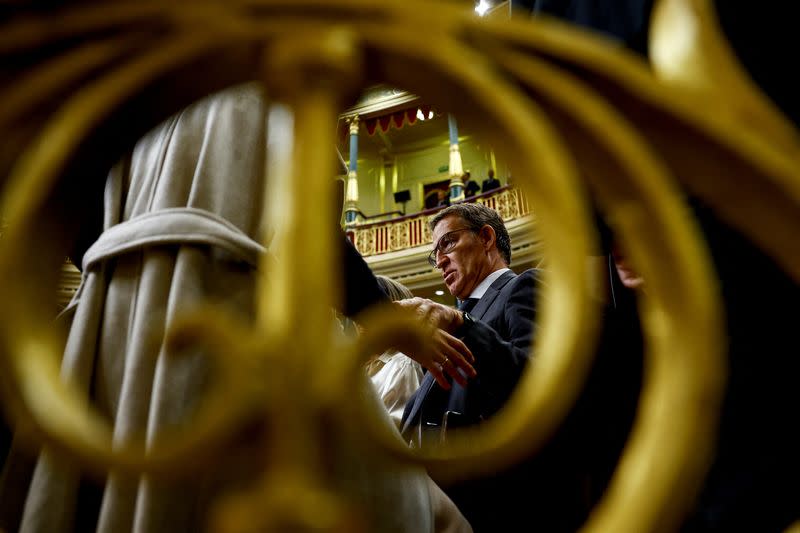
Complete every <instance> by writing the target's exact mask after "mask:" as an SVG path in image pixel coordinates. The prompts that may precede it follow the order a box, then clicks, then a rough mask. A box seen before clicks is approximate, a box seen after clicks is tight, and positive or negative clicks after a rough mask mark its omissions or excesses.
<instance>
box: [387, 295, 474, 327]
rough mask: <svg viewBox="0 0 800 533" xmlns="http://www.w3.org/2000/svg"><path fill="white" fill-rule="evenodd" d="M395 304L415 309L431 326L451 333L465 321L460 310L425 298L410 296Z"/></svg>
mask: <svg viewBox="0 0 800 533" xmlns="http://www.w3.org/2000/svg"><path fill="white" fill-rule="evenodd" d="M393 305H396V306H399V307H402V308H404V309H409V310H411V311H414V312H415V313H416V314H417V315H419V316H420V318H422V319H424V320H425V321H426V322H427V323H428V324H430V325H431V326H433V327H435V328H439V329H442V330H444V331H446V332H448V333H451V334H452V333H454V332H455V331H456V329H458V328H459V326H461V324H463V323H464V319H463V317H462V316H461V313H460V312H459V311H456V310H455V309H453V308H452V307H447V306H446V305H442V304H439V303H436V302H433V301H431V300H427V299H425V298H409V299H407V300H400V301H399V302H394V304H393Z"/></svg>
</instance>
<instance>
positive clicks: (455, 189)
mask: <svg viewBox="0 0 800 533" xmlns="http://www.w3.org/2000/svg"><path fill="white" fill-rule="evenodd" d="M447 125H448V127H449V129H450V201H451V202H454V201H458V200H463V199H464V182H463V181H462V180H461V176H462V175H463V174H464V167H463V166H462V164H461V152H459V150H458V124H456V117H454V116H453V115H451V114H449V113H448V114H447Z"/></svg>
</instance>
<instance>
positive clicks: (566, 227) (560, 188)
mask: <svg viewBox="0 0 800 533" xmlns="http://www.w3.org/2000/svg"><path fill="white" fill-rule="evenodd" d="M405 9H406V11H407V12H408V13H409V16H411V14H413V11H412V10H408V9H407V8H405ZM372 39H373V41H374V42H373V46H375V47H377V48H380V46H379V44H380V43H382V42H383V41H384V36H383V35H379V34H377V33H376V34H375V35H373V37H372ZM403 41H408V39H407V37H406V38H403V39H401V40H400V41H399V42H403ZM405 46H407V47H409V49H410V50H415V52H414V53H413V54H409V53H408V51H406V50H405V49H401V47H399V46H395V49H394V53H400V54H401V56H406V57H408V56H410V57H413V56H414V55H417V56H420V57H424V56H425V55H426V54H427V53H428V51H427V50H426V48H425V47H420V46H419V45H418V44H415V43H408V42H406V44H405V45H404V47H405ZM453 46H454V45H452V44H449V43H447V42H446V41H443V43H442V47H441V48H442V49H443V50H449V51H450V52H453V51H456V52H463V53H462V54H460V55H464V54H467V55H468V54H469V52H468V51H466V50H463V51H459V50H455V49H454V48H453ZM407 61H408V60H407ZM437 63H438V64H436V67H437V68H440V69H443V70H444V69H446V70H449V71H455V73H456V74H457V75H456V76H454V79H455V81H454V82H451V83H454V85H453V89H456V91H455V92H459V91H461V90H463V89H464V88H465V87H467V86H469V84H475V83H479V84H482V86H483V87H484V88H485V89H484V90H485V94H489V91H493V94H495V95H497V94H498V91H500V87H501V83H502V82H501V80H498V79H495V78H494V77H493V76H492V75H491V72H490V71H489V70H487V69H485V68H472V69H471V70H472V72H471V73H467V75H464V74H459V71H460V70H463V69H462V68H461V65H460V63H459V61H457V60H453V59H452V58H450V59H448V56H447V54H439V58H438V59H437ZM477 63H479V62H478V61H476V64H477ZM412 66H413V65H412V64H411V63H408V62H406V63H402V62H400V69H399V72H402V73H403V74H402V75H401V76H400V77H401V78H404V79H411V76H409V75H408V74H409V69H410V68H411V67H412ZM386 74H387V75H388V74H391V73H389V72H387V73H386ZM394 75H395V76H396V75H397V74H394ZM389 77H391V75H390V76H389ZM422 85H428V84H427V82H423V83H422ZM422 89H423V90H422V91H421V92H423V94H424V93H426V92H428V91H426V90H425V88H424V87H423V88H422ZM453 92H454V91H441V90H440V94H439V97H440V98H441V99H442V100H445V99H446V98H447V97H448V96H449V95H450V94H453ZM502 101H503V102H508V103H507V104H506V105H505V106H504V109H503V111H502V113H501V114H500V116H499V117H498V119H497V120H498V121H499V122H500V124H498V126H496V128H495V129H496V131H498V132H506V133H507V132H508V131H513V132H516V135H521V136H523V137H525V138H526V140H524V141H522V142H520V143H518V144H517V145H516V150H514V153H513V154H511V156H510V159H511V160H512V161H514V160H518V159H521V160H522V161H523V162H522V163H520V164H518V165H517V167H518V168H521V169H525V170H527V171H526V172H524V173H525V174H527V175H536V174H541V175H543V176H547V177H548V181H550V183H548V185H547V187H546V188H542V189H541V190H535V189H536V188H535V187H534V188H533V189H534V190H533V191H532V192H533V193H534V195H538V196H541V197H542V199H543V202H544V203H545V204H546V207H544V208H543V209H542V210H541V215H540V216H541V217H542V218H547V217H548V216H551V217H554V218H555V217H556V216H557V215H556V213H558V215H559V216H564V219H563V220H562V221H561V222H560V223H553V224H551V225H550V227H551V228H553V230H552V231H553V232H555V233H556V235H554V236H553V238H552V239H551V242H553V243H564V244H563V245H559V246H562V247H563V251H555V253H553V259H552V264H553V265H554V266H556V267H560V268H557V269H556V270H555V273H554V274H553V276H552V278H551V281H550V286H551V287H553V288H554V289H553V290H554V292H556V295H557V296H556V297H554V298H553V299H552V300H551V301H552V302H569V304H570V306H571V309H566V308H564V307H563V306H562V305H561V304H552V305H551V312H547V310H545V312H544V313H543V314H544V316H545V318H544V322H545V323H547V321H548V317H550V318H549V319H550V320H556V321H558V322H559V323H560V324H561V325H563V326H564V329H563V331H561V332H559V333H558V334H556V333H555V332H554V333H552V334H551V335H550V338H551V341H550V344H552V346H553V348H554V349H560V348H562V347H565V348H566V349H567V351H569V349H571V348H573V347H575V346H578V347H583V348H584V349H583V352H584V353H587V352H588V349H586V348H588V341H589V338H590V336H589V335H586V334H585V333H586V331H585V330H586V329H587V328H585V327H584V325H585V324H586V322H585V321H586V320H588V314H589V313H590V311H591V307H590V306H588V305H583V304H586V303H587V301H586V300H585V298H586V295H587V291H585V290H584V288H583V283H585V281H584V280H585V279H586V277H587V276H586V275H585V273H584V270H583V269H584V268H585V265H584V262H583V260H582V258H583V257H584V256H585V255H586V250H588V248H589V247H588V246H587V245H581V238H580V237H581V235H583V234H585V233H586V232H585V231H581V229H582V228H581V224H583V225H584V227H585V226H586V216H585V214H583V213H582V211H581V210H580V207H579V205H578V204H576V203H574V200H572V201H567V200H566V199H567V198H569V195H570V193H569V192H568V191H569V189H568V188H567V185H566V184H567V183H574V182H575V178H574V177H568V174H567V170H566V169H568V168H569V164H568V162H567V160H566V159H564V156H563V150H562V149H560V148H558V146H557V144H556V143H555V142H554V141H553V140H548V139H551V137H552V136H551V134H549V133H548V130H547V128H546V127H545V126H544V125H543V121H541V120H540V121H537V120H532V119H526V118H520V109H521V108H524V107H525V106H526V104H525V102H524V100H522V99H521V98H519V97H517V96H513V95H507V96H505V97H503V98H502ZM106 105H108V104H106ZM472 106H473V103H471V102H469V101H467V102H464V103H461V104H458V103H457V104H456V106H455V108H456V109H459V108H461V109H462V111H463V112H464V114H465V115H466V114H467V113H468V112H469V111H470V110H471V109H472ZM315 125H316V124H315ZM316 129H317V130H318V128H316ZM79 137H80V135H79V134H78V132H74V133H73V135H71V136H70V138H71V139H75V140H76V139H78V138H79ZM75 142H77V141H75ZM537 145H543V146H542V148H541V150H540V152H539V153H533V152H532V151H530V150H529V148H530V147H531V146H537ZM525 158H527V160H526V159H525ZM300 160H301V161H305V160H306V159H304V158H301V159H300ZM541 165H544V166H541ZM317 171H318V170H315V172H317ZM551 176H552V177H551ZM542 181H543V182H544V181H545V180H544V179H543V180H542ZM40 185H41V184H40ZM40 185H37V187H39V186H40ZM558 195H562V196H563V198H561V199H559V197H558ZM551 205H552V206H553V207H551ZM559 206H561V207H563V209H561V210H559ZM548 213H552V214H548ZM562 213H563V214H562ZM315 234H317V235H318V234H319V232H316V233H315ZM569 239H571V240H572V242H573V243H575V244H576V245H578V248H577V250H583V252H581V251H577V252H575V251H574V250H575V249H573V248H570V247H568V246H566V243H567V242H568V240H569ZM559 252H561V253H559ZM561 255H564V256H565V257H566V258H567V259H565V260H564V262H563V263H562V262H561V261H560V259H559V258H560V257H561ZM310 264H314V262H313V261H312V262H310ZM287 276H290V274H287V273H285V272H284V273H281V274H279V275H276V276H274V278H275V279H278V280H284V281H285V280H286V279H285V278H286V277H287ZM295 279H300V278H295ZM576 280H578V281H576ZM287 286H290V287H293V288H294V289H293V290H292V291H287V294H288V292H294V290H300V289H299V288H298V284H297V283H294V284H292V283H289V284H287ZM556 289H557V290H556ZM559 294H560V296H558V295H559ZM278 300H280V301H287V300H286V298H285V297H283V298H279V299H278ZM290 314H291V313H290ZM272 316H274V315H272ZM554 317H555V318H554ZM559 317H560V318H559ZM284 323H286V322H284ZM268 327H275V326H274V325H271V326H268ZM553 331H554V330H553ZM544 338H545V341H546V340H547V336H545V337H544ZM576 338H577V339H579V340H577V341H576V340H574V339H576ZM543 342H544V341H543ZM545 344H547V343H546V342H545ZM583 357H584V358H585V357H586V356H585V355H584V356H583ZM565 358H566V360H569V354H567V355H565ZM579 367H583V368H585V367H586V363H583V364H582V365H579ZM566 368H568V367H566V366H565V367H564V369H566ZM557 377H558V376H557V375H555V376H553V377H552V378H551V379H553V380H555V379H556V378H557ZM526 418H527V417H522V418H516V417H512V418H511V420H516V424H517V426H520V427H521V426H524V425H526V424H525V420H526ZM554 423H555V421H552V422H551V425H552V424H554ZM513 435H514V433H513V432H507V434H506V439H508V440H509V441H514V442H516V444H515V446H516V448H517V449H519V450H520V453H522V451H523V450H524V449H525V446H524V443H521V442H519V441H517V440H516V439H513ZM489 441H490V440H489ZM487 446H490V447H491V445H490V444H488V443H487ZM464 452H465V453H466V457H467V458H468V457H472V456H476V455H480V454H481V448H480V447H479V448H476V449H474V450H469V451H467V450H464ZM499 460H502V461H506V462H507V461H511V460H513V457H510V458H503V459H499ZM462 464H469V461H467V460H464V459H462Z"/></svg>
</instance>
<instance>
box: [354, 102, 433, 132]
mask: <svg viewBox="0 0 800 533" xmlns="http://www.w3.org/2000/svg"><path fill="white" fill-rule="evenodd" d="M418 109H419V110H421V111H422V114H423V115H424V116H426V117H427V116H428V113H430V111H431V106H427V105H426V106H420V107H412V108H410V109H405V110H402V111H395V112H394V113H391V114H388V115H383V116H380V117H371V118H368V119H364V120H363V124H364V127H365V129H366V130H367V134H368V135H375V132H376V131H377V130H378V128H380V131H382V132H383V133H386V132H388V131H389V130H390V129H391V128H396V129H398V130H399V129H400V128H402V127H403V126H406V125H409V126H410V125H412V124H415V123H416V122H417V120H418V118H417V110H418Z"/></svg>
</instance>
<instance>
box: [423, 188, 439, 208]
mask: <svg viewBox="0 0 800 533" xmlns="http://www.w3.org/2000/svg"><path fill="white" fill-rule="evenodd" d="M438 205H439V191H428V193H427V194H426V195H425V209H434V208H435V207H437V206H438Z"/></svg>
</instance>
